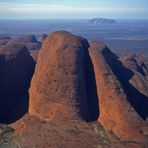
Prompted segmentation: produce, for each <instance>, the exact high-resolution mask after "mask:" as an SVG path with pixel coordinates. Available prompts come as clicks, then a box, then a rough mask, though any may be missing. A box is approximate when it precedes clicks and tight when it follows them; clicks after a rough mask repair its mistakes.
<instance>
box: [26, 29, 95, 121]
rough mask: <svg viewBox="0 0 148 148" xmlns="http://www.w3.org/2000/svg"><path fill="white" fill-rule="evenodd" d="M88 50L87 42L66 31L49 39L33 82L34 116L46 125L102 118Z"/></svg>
mask: <svg viewBox="0 0 148 148" xmlns="http://www.w3.org/2000/svg"><path fill="white" fill-rule="evenodd" d="M88 47H89V44H88V42H87V40H85V39H84V38H81V37H77V36H74V35H72V34H71V33H68V32H65V31H59V32H55V33H52V34H51V35H50V36H48V37H47V39H46V40H45V41H44V42H43V45H42V48H41V50H40V52H39V56H38V61H37V66H36V69H35V74H34V76H33V79H32V82H31V87H30V102H29V113H30V114H31V115H35V116H37V117H39V118H40V119H43V120H46V121H50V120H52V119H53V120H54V119H55V120H60V119H74V118H79V117H81V118H84V120H92V119H90V118H94V119H96V118H97V117H98V110H97V101H96V100H97V98H96V94H95V80H94V79H93V74H92V73H91V72H92V69H91V68H92V67H91V64H90V59H89V55H88ZM87 64H89V67H88V65H87ZM89 77H90V78H89ZM89 79H90V80H89ZM86 81H88V82H86ZM87 83H88V86H87ZM91 86H92V88H94V89H93V90H91V88H90V87H91ZM91 95H92V96H93V98H92V99H91V97H92V96H91ZM90 99H91V100H90ZM88 104H89V107H88ZM90 114H92V115H91V116H90Z"/></svg>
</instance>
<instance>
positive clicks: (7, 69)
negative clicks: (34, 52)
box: [0, 43, 34, 123]
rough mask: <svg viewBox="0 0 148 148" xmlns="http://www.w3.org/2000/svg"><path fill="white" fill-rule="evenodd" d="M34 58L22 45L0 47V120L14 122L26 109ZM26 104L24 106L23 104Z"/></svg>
mask: <svg viewBox="0 0 148 148" xmlns="http://www.w3.org/2000/svg"><path fill="white" fill-rule="evenodd" d="M33 72H34V60H33V59H32V57H31V56H30V55H29V52H28V51H27V48H26V47H25V46H24V45H21V44H18V43H15V44H9V45H3V46H1V47H0V106H1V107H0V122H1V123H3V122H4V123H9V122H12V121H13V122H14V121H15V120H16V119H18V117H20V116H21V115H22V114H24V112H26V111H27V102H28V101H27V100H28V99H26V97H27V93H28V88H29V84H30V80H31V77H32V75H33ZM25 104H26V106H25Z"/></svg>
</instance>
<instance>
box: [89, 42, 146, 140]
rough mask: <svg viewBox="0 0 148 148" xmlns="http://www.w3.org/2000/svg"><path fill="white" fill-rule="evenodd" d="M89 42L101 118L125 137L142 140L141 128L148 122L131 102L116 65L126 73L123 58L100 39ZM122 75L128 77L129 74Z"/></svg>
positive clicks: (125, 138) (106, 126) (104, 123)
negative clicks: (120, 58)
mask: <svg viewBox="0 0 148 148" xmlns="http://www.w3.org/2000/svg"><path fill="white" fill-rule="evenodd" d="M90 45H91V47H90V49H89V51H90V56H91V59H92V62H93V65H94V71H95V76H96V83H97V90H98V96H99V109H100V116H99V122H100V123H101V124H102V126H103V127H104V128H105V129H106V130H107V131H112V132H113V133H115V135H117V136H118V137H119V138H120V139H122V140H135V141H140V140H143V138H144V135H143V133H142V128H143V125H144V124H145V123H144V121H143V119H142V118H141V117H140V116H139V115H138V114H137V112H136V110H135V109H134V107H133V106H131V104H130V102H129V98H128V96H127V95H126V92H125V91H124V88H123V86H122V83H121V82H120V81H119V78H118V76H117V77H116V73H115V71H114V69H113V66H114V68H116V71H117V72H118V73H119V74H120V73H123V69H124V68H123V69H122V70H121V69H120V68H119V67H118V66H119V65H120V62H118V60H117V57H116V55H115V54H113V53H112V52H111V51H110V50H109V49H108V48H107V47H106V46H105V45H103V44H101V43H98V42H91V44H90ZM124 73H125V72H124ZM122 77H123V79H124V81H127V80H126V78H125V77H127V76H126V75H123V76H122ZM131 99H132V98H131ZM133 99H134V98H133ZM141 99H142V98H141ZM133 101H134V100H133ZM141 101H142V100H141Z"/></svg>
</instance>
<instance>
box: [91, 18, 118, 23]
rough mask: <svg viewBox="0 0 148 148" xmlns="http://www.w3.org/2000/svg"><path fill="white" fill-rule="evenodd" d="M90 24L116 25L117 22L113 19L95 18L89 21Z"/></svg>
mask: <svg viewBox="0 0 148 148" xmlns="http://www.w3.org/2000/svg"><path fill="white" fill-rule="evenodd" d="M88 22H89V23H90V24H116V21H115V20H113V19H106V18H93V19H90V20H89V21H88Z"/></svg>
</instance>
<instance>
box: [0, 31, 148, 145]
mask: <svg viewBox="0 0 148 148" xmlns="http://www.w3.org/2000/svg"><path fill="white" fill-rule="evenodd" d="M43 36H44V35H43ZM32 38H34V37H30V39H21V41H14V42H13V41H12V42H9V43H7V44H6V45H3V46H1V47H0V123H12V122H15V121H16V120H17V119H19V118H21V117H22V116H23V115H24V114H25V113H26V112H27V111H28V113H27V114H25V116H24V117H23V118H21V119H20V120H18V121H17V122H15V123H13V124H11V125H10V126H11V127H13V128H14V129H15V136H14V137H12V139H13V140H12V143H11V144H12V146H11V147H15V145H18V147H22V146H23V147H55V148H58V147H59V146H61V147H64V148H66V147H70V148H73V147H74V148H75V147H77V148H91V147H104V146H105V147H113V148H114V147H119V148H120V147H121V148H122V147H124V148H130V147H134V148H136V147H146V146H147V145H148V137H147V135H148V126H147V125H148V124H147V123H148V122H147V121H148V96H147V88H148V79H147V78H148V70H147V69H148V68H147V64H146V62H147V60H146V58H145V59H144V58H143V57H141V56H137V55H136V56H135V55H124V56H120V57H119V56H117V55H116V54H114V53H113V52H112V51H111V50H110V49H109V48H108V47H107V46H106V45H104V44H103V43H101V42H98V41H90V42H88V41H87V40H86V39H85V38H82V37H79V36H75V35H73V34H71V33H69V32H66V31H57V32H54V33H52V34H51V35H49V36H48V37H46V35H45V38H44V37H43V38H44V39H43V40H42V43H40V44H42V47H41V50H27V48H26V46H25V44H26V43H27V44H28V43H31V44H32V43H35V44H36V43H38V42H36V41H35V40H34V39H32ZM30 55H31V56H30ZM35 63H36V67H35V72H34V66H35ZM33 73H34V75H33ZM32 75H33V78H32ZM30 80H31V85H30ZM28 90H29V94H28ZM28 95H29V97H28ZM100 124H101V125H100ZM3 127H5V126H2V129H3ZM1 131H2V133H3V131H5V130H1V127H0V136H1ZM41 137H42V138H41ZM1 139H3V138H1V137H0V146H1ZM73 139H74V140H73ZM13 144H14V146H13Z"/></svg>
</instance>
